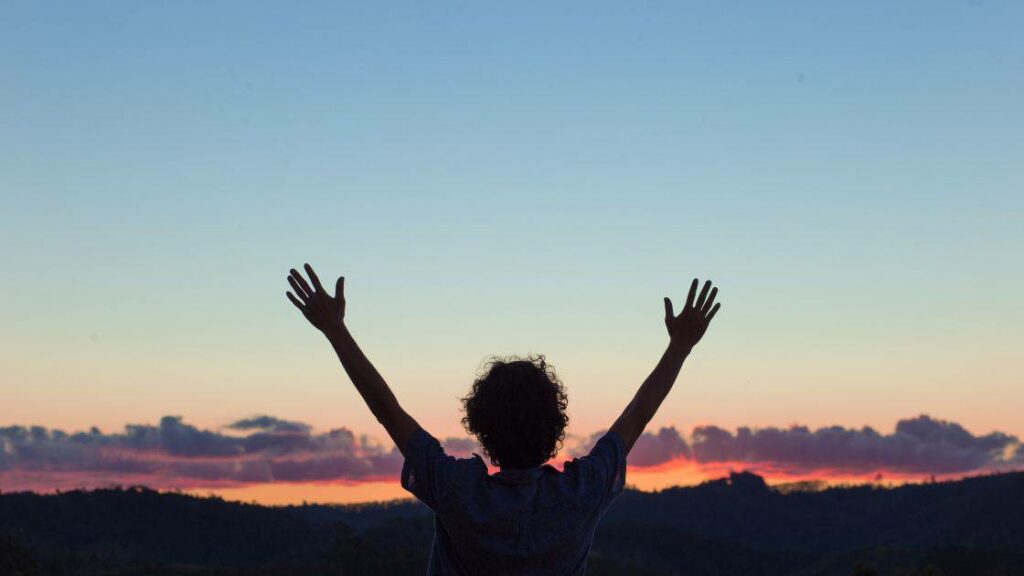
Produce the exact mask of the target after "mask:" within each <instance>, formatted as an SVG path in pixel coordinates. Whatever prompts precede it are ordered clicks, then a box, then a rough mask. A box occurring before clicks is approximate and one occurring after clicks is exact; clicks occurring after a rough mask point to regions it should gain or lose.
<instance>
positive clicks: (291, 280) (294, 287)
mask: <svg viewBox="0 0 1024 576" xmlns="http://www.w3.org/2000/svg"><path fill="white" fill-rule="evenodd" d="M288 283H289V284H291V286H292V290H295V293H296V294H298V295H299V299H300V300H302V303H303V304H309V294H307V293H306V291H305V290H303V289H302V286H299V283H298V282H296V281H295V277H294V276H289V277H288Z"/></svg>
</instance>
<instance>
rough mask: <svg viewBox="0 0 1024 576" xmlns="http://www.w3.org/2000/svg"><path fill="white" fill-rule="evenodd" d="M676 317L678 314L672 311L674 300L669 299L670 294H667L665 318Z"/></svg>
mask: <svg viewBox="0 0 1024 576" xmlns="http://www.w3.org/2000/svg"><path fill="white" fill-rule="evenodd" d="M675 317H676V315H675V313H674V312H673V311H672V301H671V300H669V298H668V296H666V297H665V319H666V320H671V319H672V318H675Z"/></svg>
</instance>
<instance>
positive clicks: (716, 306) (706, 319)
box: [704, 304, 722, 324]
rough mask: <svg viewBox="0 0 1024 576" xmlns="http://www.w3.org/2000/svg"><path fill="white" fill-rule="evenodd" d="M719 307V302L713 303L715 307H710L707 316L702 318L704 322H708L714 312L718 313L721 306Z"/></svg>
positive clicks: (713, 315)
mask: <svg viewBox="0 0 1024 576" xmlns="http://www.w3.org/2000/svg"><path fill="white" fill-rule="evenodd" d="M721 307H722V305H721V304H715V307H714V308H712V309H711V312H709V313H708V317H707V318H705V319H704V323H705V324H708V323H710V322H711V319H712V318H714V317H715V314H718V309H719V308H721Z"/></svg>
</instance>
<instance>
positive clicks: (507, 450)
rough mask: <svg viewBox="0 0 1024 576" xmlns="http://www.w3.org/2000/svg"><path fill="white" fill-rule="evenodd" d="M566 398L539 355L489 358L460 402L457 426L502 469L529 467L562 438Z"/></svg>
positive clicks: (552, 450)
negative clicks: (469, 435) (461, 415)
mask: <svg viewBox="0 0 1024 576" xmlns="http://www.w3.org/2000/svg"><path fill="white" fill-rule="evenodd" d="M568 405H569V400H568V398H567V397H566V395H565V387H564V386H562V382H561V381H559V379H558V376H557V375H556V374H555V369H554V368H553V367H552V366H551V365H550V364H548V363H547V362H546V361H545V359H544V356H542V355H529V356H527V357H525V358H521V357H518V356H512V357H508V358H497V357H494V358H491V359H490V360H489V361H487V362H486V363H485V364H484V367H483V368H482V369H481V372H480V374H479V375H478V376H477V378H476V380H475V381H474V382H473V386H472V387H471V388H470V391H469V394H468V395H467V396H466V397H465V398H463V399H462V409H463V411H464V412H465V414H466V415H465V416H464V417H463V418H462V425H463V426H464V427H465V428H466V431H467V432H469V433H470V434H473V435H475V436H476V437H477V439H478V440H479V441H480V445H481V446H483V449H484V454H485V455H486V456H487V458H488V459H490V461H491V463H492V464H494V465H495V466H499V467H502V468H513V469H517V468H533V467H536V466H540V465H541V464H543V463H544V462H547V461H548V459H550V458H552V457H554V455H555V454H557V453H558V450H559V448H561V446H562V441H563V440H564V439H565V427H566V425H567V424H568V423H569V417H568V416H567V415H566V413H565V409H566V407H567V406H568Z"/></svg>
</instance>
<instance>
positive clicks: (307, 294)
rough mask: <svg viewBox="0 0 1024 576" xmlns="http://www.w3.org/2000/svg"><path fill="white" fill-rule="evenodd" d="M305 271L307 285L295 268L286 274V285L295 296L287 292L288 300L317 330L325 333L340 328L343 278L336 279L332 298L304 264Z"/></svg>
mask: <svg viewBox="0 0 1024 576" xmlns="http://www.w3.org/2000/svg"><path fill="white" fill-rule="evenodd" d="M305 269H306V274H307V275H308V276H309V282H308V283H307V282H306V279H305V278H303V277H302V274H299V273H298V272H297V271H296V270H295V268H292V269H291V271H290V273H289V274H288V283H289V284H291V286H292V290H294V291H295V294H292V293H291V292H287V295H288V299H289V300H291V301H292V304H295V307H296V308H298V309H299V311H300V312H302V315H303V316H305V317H306V320H309V323H310V324H312V325H313V326H314V327H316V329H317V330H320V331H321V332H324V333H327V332H328V331H330V330H331V329H334V328H341V327H342V326H344V319H345V277H344V276H342V277H339V278H338V281H337V283H336V284H335V287H334V296H333V297H332V296H330V295H329V294H327V291H326V290H324V287H323V286H322V285H321V284H320V279H319V278H317V276H316V272H313V268H312V267H311V266H310V265H309V264H306V265H305ZM310 284H312V287H310Z"/></svg>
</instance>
